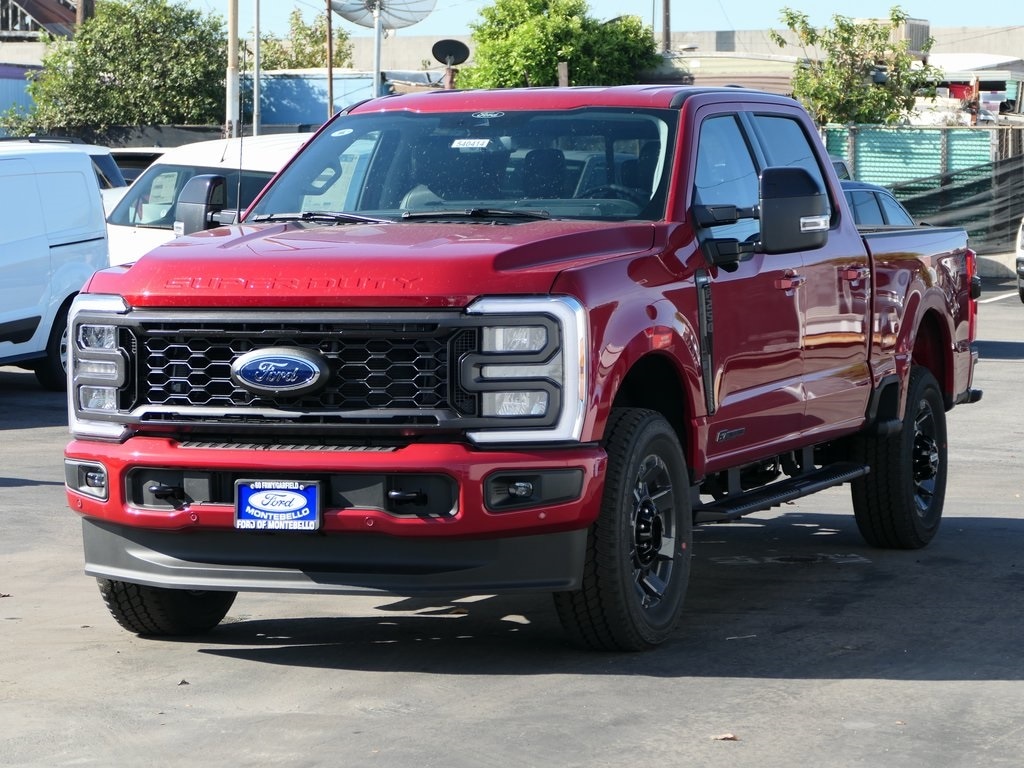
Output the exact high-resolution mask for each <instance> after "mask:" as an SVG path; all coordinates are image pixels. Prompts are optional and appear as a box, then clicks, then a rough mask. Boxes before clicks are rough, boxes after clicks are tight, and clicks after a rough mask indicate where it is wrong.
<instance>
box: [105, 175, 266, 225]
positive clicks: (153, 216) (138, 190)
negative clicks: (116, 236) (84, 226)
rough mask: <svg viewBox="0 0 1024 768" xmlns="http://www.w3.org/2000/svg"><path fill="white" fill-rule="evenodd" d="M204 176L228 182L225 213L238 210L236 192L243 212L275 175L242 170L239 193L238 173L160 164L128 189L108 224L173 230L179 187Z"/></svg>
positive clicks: (108, 219) (112, 212)
mask: <svg viewBox="0 0 1024 768" xmlns="http://www.w3.org/2000/svg"><path fill="white" fill-rule="evenodd" d="M207 173H213V174H218V175H222V176H224V177H225V178H226V179H227V208H228V210H234V209H236V208H237V207H238V199H239V191H241V203H242V204H241V207H242V210H245V209H246V208H247V207H248V206H249V204H250V203H251V202H252V201H253V200H254V199H255V197H256V195H258V194H259V192H260V190H261V189H263V187H265V186H266V185H267V182H268V181H270V179H271V178H272V177H273V175H274V174H272V173H268V172H264V171H244V170H243V171H242V172H241V173H242V184H241V190H239V184H238V173H239V172H238V171H237V170H234V171H231V170H227V169H225V168H223V167H218V168H213V167H210V168H206V167H204V166H196V165H169V164H162V163H161V164H157V165H151V166H149V168H147V169H146V170H145V171H144V172H143V173H142V175H141V176H139V178H137V179H136V180H135V181H134V183H132V185H131V186H130V187H129V188H128V192H127V193H126V194H125V196H124V197H123V198H121V202H119V203H118V204H117V206H116V207H115V208H114V210H113V211H111V213H110V216H109V217H108V218H107V221H108V222H109V223H110V224H115V225H119V226H124V227H150V228H153V229H168V230H169V229H173V228H174V206H175V203H177V201H178V194H179V193H180V192H181V188H182V187H184V186H185V182H187V181H188V180H189V179H191V178H192V177H193V176H199V175H201V174H207Z"/></svg>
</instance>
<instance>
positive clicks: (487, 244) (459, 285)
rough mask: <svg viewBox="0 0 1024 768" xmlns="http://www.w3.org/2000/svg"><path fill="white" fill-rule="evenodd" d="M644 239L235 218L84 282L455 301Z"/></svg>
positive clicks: (267, 303)
mask: <svg viewBox="0 0 1024 768" xmlns="http://www.w3.org/2000/svg"><path fill="white" fill-rule="evenodd" d="M653 243H654V225H653V223H651V222H628V223H612V222H594V221H551V220H546V221H535V222H523V223H518V222H517V223H514V224H505V223H502V224H483V223H463V222H461V221H458V222H454V223H453V222H444V223H436V222H433V223H428V222H400V223H393V224H390V223H389V224H347V225H339V226H314V225H308V224H291V223H289V224H263V225H246V224H243V225H236V226H232V227H222V228H220V229H215V230H211V231H209V232H203V233H200V234H197V235H193V236H189V237H182V238H178V239H176V240H172V241H170V242H168V243H166V244H164V245H161V246H159V247H158V248H156V249H155V250H153V251H151V252H150V253H149V254H147V255H146V256H144V257H143V258H141V259H140V260H139V261H137V262H136V263H134V264H130V265H124V266H121V267H113V268H111V269H108V270H104V271H102V272H99V273H97V274H96V275H95V276H94V278H93V279H92V281H91V282H90V284H89V286H88V287H87V290H88V291H89V292H90V293H111V294H117V295H120V296H123V297H124V298H125V300H126V301H128V303H129V304H131V305H132V306H136V307H161V306H174V307H246V306H249V307H261V308H262V307H282V308H285V307H308V308H315V307H383V306H387V307H416V306H422V307H461V306H465V305H467V304H469V303H470V302H471V301H473V299H475V298H477V297H479V296H483V295H488V294H543V293H547V292H548V291H549V290H550V288H551V285H552V283H553V281H554V279H555V277H556V276H557V275H558V273H559V272H561V271H562V270H564V269H567V268H569V267H574V266H580V265H582V264H585V263H587V262H589V261H593V260H602V259H606V258H609V257H611V256H621V255H623V254H630V253H637V252H640V251H644V250H647V249H650V248H651V247H652V245H653Z"/></svg>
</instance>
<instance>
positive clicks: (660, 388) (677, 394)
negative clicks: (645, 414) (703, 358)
mask: <svg viewBox="0 0 1024 768" xmlns="http://www.w3.org/2000/svg"><path fill="white" fill-rule="evenodd" d="M611 407H612V408H645V409H648V410H651V411H657V412H658V413H660V414H661V415H662V416H663V417H664V418H665V421H667V422H668V424H669V426H670V427H671V428H672V431H673V432H675V433H676V437H678V438H679V442H680V444H681V445H682V446H683V450H684V451H685V452H686V454H687V456H692V455H693V453H692V448H693V447H692V430H690V429H688V427H687V425H688V423H689V419H690V418H691V416H692V414H693V407H692V403H691V402H690V399H689V397H688V389H687V386H686V381H685V377H684V375H683V373H682V372H681V371H680V370H679V368H678V367H677V366H676V365H675V364H674V362H673V360H672V359H671V358H670V357H669V356H667V355H664V354H658V353H649V354H646V355H643V356H642V357H640V358H639V359H637V360H636V361H635V362H634V363H633V365H631V366H630V368H629V370H628V371H627V372H626V374H625V376H624V377H623V379H622V381H621V382H620V384H619V386H618V389H617V390H616V392H615V396H614V398H613V399H612V402H611ZM688 463H689V462H688ZM691 471H692V470H691Z"/></svg>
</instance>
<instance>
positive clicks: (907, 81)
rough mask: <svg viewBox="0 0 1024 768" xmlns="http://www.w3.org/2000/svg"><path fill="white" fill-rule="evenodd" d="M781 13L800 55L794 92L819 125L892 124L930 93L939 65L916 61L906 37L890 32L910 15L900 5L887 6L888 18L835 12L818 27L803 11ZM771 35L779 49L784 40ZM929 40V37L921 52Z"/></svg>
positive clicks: (936, 81) (928, 47) (929, 46)
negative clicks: (858, 18) (828, 24)
mask: <svg viewBox="0 0 1024 768" xmlns="http://www.w3.org/2000/svg"><path fill="white" fill-rule="evenodd" d="M781 13H782V21H783V22H784V23H785V24H786V26H787V27H788V28H789V30H790V32H792V33H794V34H795V35H796V38H797V40H798V42H799V44H800V45H801V46H802V47H803V50H804V56H805V58H804V60H803V61H800V62H798V63H797V66H796V69H795V72H794V74H793V95H794V96H795V97H796V98H797V99H799V100H800V102H801V103H802V104H803V105H804V106H805V107H806V108H807V111H808V112H810V114H811V117H813V118H814V120H815V122H817V123H818V124H819V125H825V124H826V123H894V122H897V121H898V120H900V119H901V118H903V117H905V116H906V114H907V113H908V112H910V111H911V110H912V109H913V108H914V102H915V98H916V97H917V96H919V95H920V96H928V97H931V98H934V97H935V86H936V84H937V83H938V82H939V80H940V78H941V72H940V70H938V69H937V68H935V67H933V66H931V65H929V64H926V63H924V62H921V61H918V59H916V58H915V57H914V56H913V55H912V54H911V53H910V50H909V45H908V43H907V41H906V40H904V39H899V38H898V36H897V35H895V34H893V33H894V32H896V31H897V30H899V29H900V27H901V25H902V24H903V23H904V22H905V21H906V20H907V19H908V18H909V17H908V15H907V14H906V12H905V11H903V10H902V9H901V8H900V7H899V6H894V7H893V8H892V9H891V10H890V12H889V19H888V22H870V21H869V22H855V21H852V20H851V19H849V18H847V17H845V16H839V15H835V16H833V17H832V26H831V27H825V28H823V29H820V30H819V29H815V28H814V27H812V26H811V25H810V23H809V22H808V20H807V14H805V13H801V12H799V11H794V10H792V9H790V8H783V9H782V12H781ZM771 36H772V41H773V42H774V43H775V44H776V45H778V46H779V47H780V48H784V47H785V46H786V45H787V42H786V40H785V38H783V36H782V35H780V34H779V33H778V32H775V31H772V33H771ZM933 42H934V41H933V40H932V39H930V38H929V39H928V41H927V43H926V44H925V45H924V50H923V51H921V53H923V54H927V53H928V51H930V50H931V47H932V43H933Z"/></svg>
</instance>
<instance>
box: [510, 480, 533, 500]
mask: <svg viewBox="0 0 1024 768" xmlns="http://www.w3.org/2000/svg"><path fill="white" fill-rule="evenodd" d="M508 495H509V496H515V497H516V498H518V499H528V498H530V497H531V496H533V483H531V482H529V481H527V480H516V481H513V482H511V483H509V485H508Z"/></svg>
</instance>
